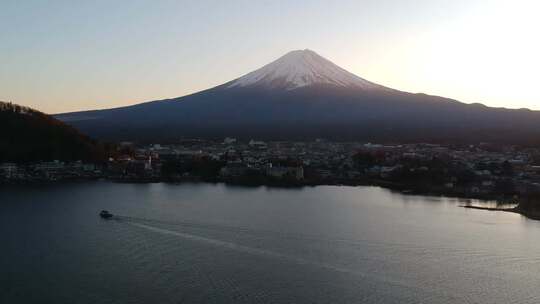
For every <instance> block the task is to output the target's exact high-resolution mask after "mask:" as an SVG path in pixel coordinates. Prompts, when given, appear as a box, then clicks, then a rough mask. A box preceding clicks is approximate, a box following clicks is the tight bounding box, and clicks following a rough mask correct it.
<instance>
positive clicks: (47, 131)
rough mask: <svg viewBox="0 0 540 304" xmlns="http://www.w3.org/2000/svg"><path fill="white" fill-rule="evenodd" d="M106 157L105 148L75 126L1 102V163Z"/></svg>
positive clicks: (25, 108)
mask: <svg viewBox="0 0 540 304" xmlns="http://www.w3.org/2000/svg"><path fill="white" fill-rule="evenodd" d="M103 158H104V153H103V150H102V148H101V147H100V146H99V145H98V144H97V143H96V142H94V141H92V140H90V139H89V138H88V137H86V136H83V135H81V134H80V133H79V132H78V131H77V130H75V129H74V128H73V127H70V126H68V125H66V124H64V123H63V122H61V121H59V120H57V119H54V118H52V117H51V116H48V115H46V114H43V113H41V112H38V111H35V110H33V109H30V108H27V107H22V106H18V105H14V104H11V103H5V102H0V162H28V161H50V160H55V159H57V160H66V161H69V160H91V161H96V160H101V159H103Z"/></svg>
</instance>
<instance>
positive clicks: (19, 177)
mask: <svg viewBox="0 0 540 304" xmlns="http://www.w3.org/2000/svg"><path fill="white" fill-rule="evenodd" d="M102 169H103V166H102V165H97V164H93V163H83V162H82V161H75V162H61V161H58V160H56V161H46V162H37V163H30V164H16V163H0V182H2V181H4V182H40V181H58V180H69V179H92V178H98V177H102V176H103V171H102Z"/></svg>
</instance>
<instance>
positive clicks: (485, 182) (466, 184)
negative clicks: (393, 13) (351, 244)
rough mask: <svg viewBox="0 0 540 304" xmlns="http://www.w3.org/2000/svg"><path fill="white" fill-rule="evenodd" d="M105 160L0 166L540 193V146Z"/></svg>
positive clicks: (286, 146) (205, 146)
mask: <svg viewBox="0 0 540 304" xmlns="http://www.w3.org/2000/svg"><path fill="white" fill-rule="evenodd" d="M114 154H115V155H114V156H111V157H110V158H109V159H108V161H106V162H103V163H85V162H82V161H76V162H61V161H48V162H37V163H30V164H16V163H2V164H0V181H1V183H24V182H48V181H62V180H74V179H75V180H76V179H100V178H104V179H109V180H113V181H117V182H159V181H166V182H182V181H191V182H196V181H209V182H226V183H236V184H245V185H275V186H302V185H336V184H347V185H380V186H384V187H387V188H392V189H396V190H400V191H402V192H406V193H407V192H410V193H421V194H441V195H451V196H458V197H468V198H469V197H470V198H488V199H505V200H512V199H514V198H516V197H520V196H524V195H528V194H530V193H537V192H540V149H537V148H524V147H518V146H500V145H493V144H487V143H486V144H478V145H440V144H427V143H417V144H396V145H382V144H371V143H358V142H329V141H325V140H322V139H318V140H315V141H311V142H264V141H257V140H250V141H247V142H243V141H237V140H236V139H234V138H225V139H224V140H223V141H208V140H201V139H189V140H182V141H179V142H178V143H176V144H167V145H165V144H151V145H136V144H134V143H131V142H122V143H120V144H119V145H118V147H117V151H116V153H114Z"/></svg>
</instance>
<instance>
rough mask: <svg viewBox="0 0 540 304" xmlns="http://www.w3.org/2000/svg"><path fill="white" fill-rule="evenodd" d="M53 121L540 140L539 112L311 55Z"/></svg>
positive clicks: (102, 131)
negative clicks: (423, 90) (372, 76)
mask: <svg viewBox="0 0 540 304" xmlns="http://www.w3.org/2000/svg"><path fill="white" fill-rule="evenodd" d="M56 117H57V118H58V119H60V120H62V121H64V122H66V123H68V124H71V125H72V126H74V127H76V128H77V129H79V130H81V131H82V132H84V133H86V134H89V135H91V136H95V137H97V138H104V139H112V140H142V141H159V140H170V139H178V138H181V137H211V138H220V137H225V136H234V137H240V138H246V139H248V138H259V139H275V140H287V139H312V138H319V137H322V138H328V139H335V140H363V141H377V142H384V141H400V142H404V141H407V142H415V141H431V142H478V141H489V142H505V143H532V142H540V112H537V111H530V110H525V109H522V110H510V109H502V108H490V107H486V106H484V105H480V104H464V103H461V102H458V101H455V100H451V99H447V98H442V97H436V96H429V95H425V94H412V93H407V92H402V91H398V90H394V89H391V88H387V87H384V86H381V85H378V84H375V83H372V82H370V81H367V80H365V79H363V78H360V77H358V76H356V75H354V74H352V73H349V72H347V71H346V70H344V69H342V68H340V67H339V66H337V65H335V64H333V63H332V62H330V61H328V60H327V59H325V58H323V57H321V56H319V55H318V54H316V53H315V52H313V51H310V50H299V51H292V52H289V53H287V54H286V55H284V56H282V57H281V58H279V59H277V60H276V61H274V62H272V63H270V64H268V65H266V66H264V67H262V68H260V69H258V70H256V71H254V72H251V73H249V74H247V75H245V76H243V77H240V78H238V79H235V80H232V81H230V82H227V83H225V84H223V85H220V86H217V87H214V88H211V89H208V90H205V91H201V92H198V93H195V94H191V95H188V96H184V97H178V98H173V99H167V100H158V101H152V102H146V103H141V104H137V105H134V106H128V107H122V108H115V109H108V110H97V111H85V112H76V113H65V114H59V115H56Z"/></svg>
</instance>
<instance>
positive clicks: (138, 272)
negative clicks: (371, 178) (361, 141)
mask: <svg viewBox="0 0 540 304" xmlns="http://www.w3.org/2000/svg"><path fill="white" fill-rule="evenodd" d="M473 203H476V204H479V203H481V202H473ZM460 204H463V201H458V200H456V199H450V198H439V197H423V196H407V195H402V194H399V193H394V192H391V191H388V190H385V189H381V188H377V187H338V186H317V187H305V188H295V189H278V188H267V187H255V188H246V187H236V186H226V185H223V184H181V185H174V184H163V183H160V184H119V183H110V182H83V183H69V184H56V185H40V186H35V185H34V186H4V187H1V188H0V303H538V301H539V299H540V288H538V287H539V286H540V222H537V221H533V220H529V219H526V218H524V217H522V216H520V215H518V214H513V213H505V212H489V211H483V210H474V209H465V208H459V207H458V206H459V205H460ZM102 209H107V210H109V211H110V212H112V213H114V214H115V215H118V218H117V219H113V220H103V219H101V218H99V217H98V212H99V211H100V210H102Z"/></svg>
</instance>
